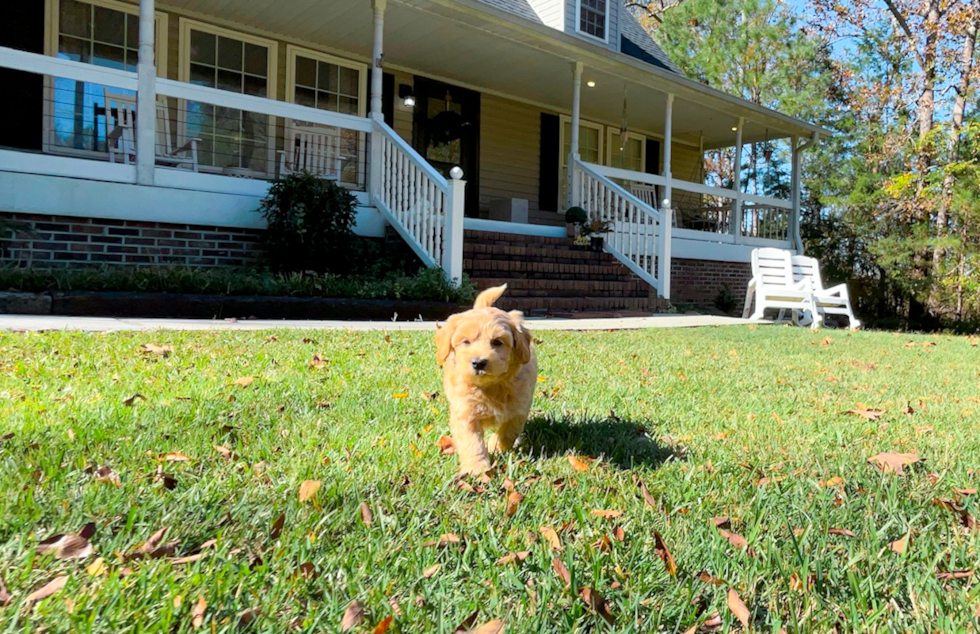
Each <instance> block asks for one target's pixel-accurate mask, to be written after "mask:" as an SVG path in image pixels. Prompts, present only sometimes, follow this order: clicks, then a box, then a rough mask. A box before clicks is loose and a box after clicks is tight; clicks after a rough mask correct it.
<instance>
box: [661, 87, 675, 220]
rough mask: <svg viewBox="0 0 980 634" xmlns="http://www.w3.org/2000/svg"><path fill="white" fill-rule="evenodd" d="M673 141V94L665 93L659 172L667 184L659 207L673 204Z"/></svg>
mask: <svg viewBox="0 0 980 634" xmlns="http://www.w3.org/2000/svg"><path fill="white" fill-rule="evenodd" d="M673 143H674V95H671V94H668V95H667V105H666V108H665V112H664V152H663V153H664V165H663V169H662V170H661V173H662V174H663V177H664V180H666V181H667V184H666V185H664V199H663V200H662V201H660V206H661V207H671V208H673V204H674V187H673V183H672V182H671V178H672V177H673V173H672V172H671V170H670V160H671V158H670V149H671V145H673Z"/></svg>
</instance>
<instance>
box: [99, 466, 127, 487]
mask: <svg viewBox="0 0 980 634" xmlns="http://www.w3.org/2000/svg"><path fill="white" fill-rule="evenodd" d="M95 479H96V480H98V481H99V482H104V483H105V484H111V485H113V486H121V485H122V480H120V479H119V474H117V473H116V472H115V471H113V470H112V469H110V468H109V467H107V466H105V465H103V466H101V467H99V468H98V469H96V470H95Z"/></svg>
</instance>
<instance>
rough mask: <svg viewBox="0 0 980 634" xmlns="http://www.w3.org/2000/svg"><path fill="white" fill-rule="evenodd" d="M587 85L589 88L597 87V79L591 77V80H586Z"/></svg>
mask: <svg viewBox="0 0 980 634" xmlns="http://www.w3.org/2000/svg"><path fill="white" fill-rule="evenodd" d="M585 85H586V86H588V87H589V88H595V81H593V80H591V79H590V80H589V81H587V82H585Z"/></svg>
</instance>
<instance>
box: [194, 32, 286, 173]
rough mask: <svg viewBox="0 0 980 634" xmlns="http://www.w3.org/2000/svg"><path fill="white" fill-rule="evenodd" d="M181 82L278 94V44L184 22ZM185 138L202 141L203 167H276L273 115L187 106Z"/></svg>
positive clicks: (256, 169)
mask: <svg viewBox="0 0 980 634" xmlns="http://www.w3.org/2000/svg"><path fill="white" fill-rule="evenodd" d="M180 25H181V28H180V50H181V68H180V72H181V80H182V81H187V82H190V83H192V84H196V85H198V86H209V87H211V88H218V89H220V90H227V91H229V92H235V93H239V94H243V95H252V96H256V97H272V96H273V95H274V94H275V59H276V43H275V42H273V41H271V40H264V39H260V38H254V37H250V36H246V35H244V34H241V33H236V32H235V31H229V30H227V29H221V28H218V27H213V26H211V25H208V24H203V23H200V22H194V21H192V20H186V19H181V21H180ZM181 110H182V112H183V113H184V121H183V125H184V137H185V138H198V139H201V143H200V145H199V148H198V152H199V154H198V160H199V161H200V164H201V165H202V166H212V167H214V168H220V169H221V170H223V171H225V172H232V173H234V170H245V171H246V172H257V173H265V172H267V171H269V166H270V165H271V159H272V156H271V152H272V149H273V148H272V139H271V138H270V131H271V130H273V129H274V126H273V121H272V117H269V116H266V115H261V114H256V113H254V112H246V111H243V110H236V109H234V108H225V107H223V106H216V105H213V104H209V103H201V102H195V101H191V102H187V103H186V104H185V105H184V106H183V107H182V108H181Z"/></svg>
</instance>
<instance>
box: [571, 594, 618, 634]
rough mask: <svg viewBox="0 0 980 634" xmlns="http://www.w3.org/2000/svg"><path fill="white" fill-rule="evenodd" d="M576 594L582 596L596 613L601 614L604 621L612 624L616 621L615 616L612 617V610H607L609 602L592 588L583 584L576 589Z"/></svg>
mask: <svg viewBox="0 0 980 634" xmlns="http://www.w3.org/2000/svg"><path fill="white" fill-rule="evenodd" d="M578 596H580V597H581V598H582V601H584V602H585V604H586V605H587V606H589V607H590V608H591V609H592V610H593V611H594V612H595V613H596V614H598V615H599V616H601V617H602V618H603V619H605V620H606V623H609V624H610V625H612V624H613V623H615V622H616V619H615V617H613V615H612V612H610V611H609V603H608V602H607V601H606V600H605V598H603V596H602V595H601V594H599V593H598V592H596V591H595V590H593V589H592V588H590V587H588V586H585V587H583V588H581V589H579V591H578Z"/></svg>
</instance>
